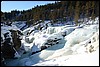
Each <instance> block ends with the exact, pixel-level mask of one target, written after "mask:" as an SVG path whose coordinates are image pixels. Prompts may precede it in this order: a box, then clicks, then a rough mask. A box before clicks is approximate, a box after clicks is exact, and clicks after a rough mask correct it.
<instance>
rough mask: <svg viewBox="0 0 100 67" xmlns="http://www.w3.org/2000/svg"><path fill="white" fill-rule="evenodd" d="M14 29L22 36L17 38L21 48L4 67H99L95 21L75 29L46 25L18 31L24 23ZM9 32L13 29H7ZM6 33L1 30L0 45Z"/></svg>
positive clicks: (96, 23) (48, 22)
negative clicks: (0, 39)
mask: <svg viewBox="0 0 100 67" xmlns="http://www.w3.org/2000/svg"><path fill="white" fill-rule="evenodd" d="M14 25H16V28H17V29H18V30H19V31H21V32H22V33H23V35H20V38H21V40H20V41H21V45H20V47H19V48H17V50H16V52H17V54H16V52H15V53H14V57H15V58H14V59H12V58H11V59H5V63H6V65H7V66H99V18H98V17H97V18H95V20H91V19H90V20H88V22H86V23H85V21H83V24H79V25H78V26H75V25H70V24H69V25H67V24H53V25H52V24H51V23H50V21H45V22H44V23H40V24H37V25H35V26H31V27H29V28H27V27H26V28H25V29H24V30H20V29H21V28H22V27H23V26H25V24H24V23H22V25H20V26H19V25H18V23H17V22H16V23H13V24H12V26H14ZM11 28H14V27H9V28H8V29H10V30H11ZM38 28H39V29H38ZM8 29H7V28H5V26H2V28H1V33H2V34H1V35H2V36H1V37H2V38H3V41H2V42H4V41H5V37H4V35H3V34H4V33H5V31H6V30H7V31H9V30H8ZM14 29H15V28H14ZM18 35H19V34H18ZM10 36H11V34H10ZM21 49H23V50H21Z"/></svg>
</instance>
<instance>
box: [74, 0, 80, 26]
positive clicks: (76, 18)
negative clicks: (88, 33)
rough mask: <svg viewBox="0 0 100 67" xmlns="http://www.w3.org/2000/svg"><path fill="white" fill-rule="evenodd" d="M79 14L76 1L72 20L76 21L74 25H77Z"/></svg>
mask: <svg viewBox="0 0 100 67" xmlns="http://www.w3.org/2000/svg"><path fill="white" fill-rule="evenodd" d="M79 15H80V8H79V1H77V2H76V7H75V16H74V21H75V22H76V25H78V19H79Z"/></svg>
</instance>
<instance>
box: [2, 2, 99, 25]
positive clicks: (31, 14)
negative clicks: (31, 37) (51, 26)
mask: <svg viewBox="0 0 100 67" xmlns="http://www.w3.org/2000/svg"><path fill="white" fill-rule="evenodd" d="M98 5H99V1H55V3H51V4H45V5H40V6H38V5H37V6H35V7H34V8H32V9H29V10H23V11H18V10H13V11H11V12H2V11H1V22H4V21H6V22H9V21H11V22H13V21H27V24H29V25H30V24H35V23H36V21H39V20H42V21H44V20H52V21H53V23H55V22H56V21H58V20H59V21H70V20H71V21H72V20H74V21H75V22H76V23H78V19H80V18H88V17H92V18H93V19H94V18H95V17H97V16H99V6H98Z"/></svg>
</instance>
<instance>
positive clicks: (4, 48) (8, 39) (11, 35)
mask: <svg viewBox="0 0 100 67" xmlns="http://www.w3.org/2000/svg"><path fill="white" fill-rule="evenodd" d="M1 31H2V32H1V56H2V57H1V59H2V60H1V63H2V64H4V60H5V59H11V58H14V57H15V53H16V52H17V50H18V49H20V47H21V36H22V33H21V31H20V30H19V29H17V28H15V27H14V26H7V25H5V26H2V27H1Z"/></svg>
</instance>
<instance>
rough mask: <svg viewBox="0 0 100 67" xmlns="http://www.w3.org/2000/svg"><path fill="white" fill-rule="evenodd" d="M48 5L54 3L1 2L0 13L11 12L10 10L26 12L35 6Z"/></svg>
mask: <svg viewBox="0 0 100 67" xmlns="http://www.w3.org/2000/svg"><path fill="white" fill-rule="evenodd" d="M48 3H55V1H2V2H1V11H2V12H11V11H12V10H19V11H22V10H28V9H31V8H34V6H37V5H45V4H48Z"/></svg>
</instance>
